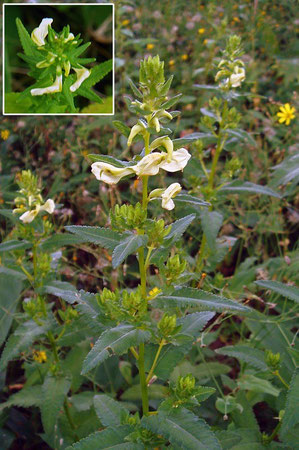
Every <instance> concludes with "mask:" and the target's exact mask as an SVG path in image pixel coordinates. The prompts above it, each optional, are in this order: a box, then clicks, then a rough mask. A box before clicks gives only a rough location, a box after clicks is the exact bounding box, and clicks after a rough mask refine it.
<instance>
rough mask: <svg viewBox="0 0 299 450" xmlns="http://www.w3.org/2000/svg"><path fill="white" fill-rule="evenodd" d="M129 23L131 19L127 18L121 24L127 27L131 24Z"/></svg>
mask: <svg viewBox="0 0 299 450" xmlns="http://www.w3.org/2000/svg"><path fill="white" fill-rule="evenodd" d="M129 23H130V21H129V19H125V20H123V21H122V23H121V24H122V26H124V27H125V26H126V25H129Z"/></svg>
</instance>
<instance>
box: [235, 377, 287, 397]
mask: <svg viewBox="0 0 299 450" xmlns="http://www.w3.org/2000/svg"><path fill="white" fill-rule="evenodd" d="M237 383H238V386H239V389H241V390H243V391H251V392H261V393H262V394H270V395H273V396H274V397H278V395H279V392H280V389H277V388H276V387H274V386H273V385H272V384H271V383H270V381H268V380H263V379H262V378H259V377H255V376H254V375H251V374H248V375H243V376H242V378H239V379H238V382H237Z"/></svg>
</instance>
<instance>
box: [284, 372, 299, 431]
mask: <svg viewBox="0 0 299 450" xmlns="http://www.w3.org/2000/svg"><path fill="white" fill-rule="evenodd" d="M298 404H299V369H298V368H297V369H296V370H295V371H294V374H293V377H292V381H291V384H290V389H289V390H288V393H287V400H286V406H285V412H284V415H283V418H282V425H281V429H280V436H281V437H282V438H283V437H285V436H286V434H287V433H288V432H289V431H290V430H291V428H293V427H294V425H296V424H298V422H299V409H298Z"/></svg>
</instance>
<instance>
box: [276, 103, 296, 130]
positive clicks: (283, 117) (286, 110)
mask: <svg viewBox="0 0 299 450" xmlns="http://www.w3.org/2000/svg"><path fill="white" fill-rule="evenodd" d="M279 109H280V111H279V112H278V113H277V117H278V118H279V119H278V122H279V123H283V122H285V124H286V125H290V122H291V120H293V119H294V118H295V112H296V109H295V108H294V107H293V106H290V104H289V103H286V104H285V105H284V106H281V107H280V108H279Z"/></svg>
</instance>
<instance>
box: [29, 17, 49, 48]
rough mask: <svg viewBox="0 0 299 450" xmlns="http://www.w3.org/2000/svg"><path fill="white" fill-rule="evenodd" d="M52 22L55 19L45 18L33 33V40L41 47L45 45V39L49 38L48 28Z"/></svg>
mask: <svg viewBox="0 0 299 450" xmlns="http://www.w3.org/2000/svg"><path fill="white" fill-rule="evenodd" d="M52 22H53V19H50V18H45V19H43V20H42V21H41V23H40V25H39V26H38V27H37V28H35V29H34V30H33V31H32V33H31V39H32V40H33V42H34V43H35V44H36V45H38V46H39V47H42V46H43V45H45V38H46V37H47V36H48V27H49V25H51V23H52Z"/></svg>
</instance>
